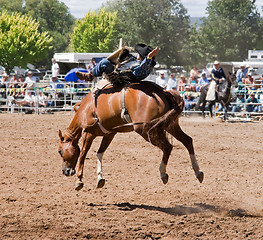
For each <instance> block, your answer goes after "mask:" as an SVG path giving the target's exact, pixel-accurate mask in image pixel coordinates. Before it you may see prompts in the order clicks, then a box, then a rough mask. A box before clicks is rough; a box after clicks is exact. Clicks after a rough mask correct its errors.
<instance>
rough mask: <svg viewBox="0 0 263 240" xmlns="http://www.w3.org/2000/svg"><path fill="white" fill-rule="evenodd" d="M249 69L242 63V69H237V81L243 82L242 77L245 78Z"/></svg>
mask: <svg viewBox="0 0 263 240" xmlns="http://www.w3.org/2000/svg"><path fill="white" fill-rule="evenodd" d="M247 72H248V69H247V68H245V65H244V64H243V63H241V65H240V69H238V70H237V74H236V76H237V82H238V83H240V82H242V78H245V77H246V75H247Z"/></svg>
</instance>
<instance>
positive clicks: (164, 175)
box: [161, 173, 169, 184]
mask: <svg viewBox="0 0 263 240" xmlns="http://www.w3.org/2000/svg"><path fill="white" fill-rule="evenodd" d="M161 179H162V181H163V183H164V184H166V183H168V179H169V176H168V174H167V173H164V174H162V176H161Z"/></svg>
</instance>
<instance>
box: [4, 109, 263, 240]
mask: <svg viewBox="0 0 263 240" xmlns="http://www.w3.org/2000/svg"><path fill="white" fill-rule="evenodd" d="M72 117H73V113H71V112H67V113H56V114H54V115H51V114H45V115H43V114H42V115H38V116H37V115H34V114H31V115H24V114H17V113H16V114H6V113H1V114H0V122H1V124H0V131H1V134H0V143H1V144H0V153H1V161H0V184H1V191H0V239H3V240H4V239H12V240H13V239H19V240H21V239H26V240H27V239H42V240H51V239H52V240H53V239H54V240H57V239H162V240H168V239H191V240H192V239H231V240H233V239H253V240H254V239H263V174H262V173H263V161H262V153H263V150H262V129H263V122H262V121H261V122H255V123H243V122H240V123H223V122H221V121H219V119H213V120H211V119H202V118H198V117H195V118H193V117H190V118H185V117H181V119H180V123H181V126H182V128H183V130H184V131H185V132H186V133H187V134H188V135H190V136H191V137H192V138H193V139H194V146H195V150H196V154H197V159H198V161H199V164H200V167H201V169H202V170H203V171H204V173H205V178H204V182H203V183H202V184H200V183H199V182H198V180H197V179H196V178H195V176H194V172H193V170H192V169H191V164H190V159H189V156H188V153H187V151H186V149H185V148H184V147H183V146H182V144H181V143H179V142H177V141H176V140H174V141H173V145H174V150H173V152H172V155H171V158H170V161H169V164H168V167H167V172H168V174H169V177H170V178H169V182H168V183H167V184H166V185H163V183H162V181H161V179H160V177H159V170H158V168H159V163H160V160H161V151H160V150H159V149H157V148H155V147H152V146H151V144H149V143H147V142H145V141H144V140H143V139H142V138H141V137H140V136H139V135H137V134H136V133H128V134H118V135H117V136H116V138H115V139H114V140H113V143H112V144H111V145H110V147H109V149H108V151H107V152H106V153H105V155H104V162H103V167H104V177H105V178H106V184H105V186H104V188H102V189H96V151H97V149H98V146H99V143H100V140H101V138H98V139H96V140H95V141H94V144H93V145H92V148H91V150H90V152H89V154H88V159H87V160H86V165H85V170H84V174H85V176H84V177H85V178H84V184H85V185H84V188H83V189H82V190H81V191H79V192H77V191H75V190H74V183H75V180H76V177H75V176H74V177H65V176H64V175H62V172H61V162H60V159H59V155H58V153H57V146H58V129H62V130H65V128H66V127H67V126H68V125H69V123H70V121H71V119H72Z"/></svg>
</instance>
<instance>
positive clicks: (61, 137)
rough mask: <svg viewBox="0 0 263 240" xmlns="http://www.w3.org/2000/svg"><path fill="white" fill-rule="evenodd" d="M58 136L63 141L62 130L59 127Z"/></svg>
mask: <svg viewBox="0 0 263 240" xmlns="http://www.w3.org/2000/svg"><path fill="white" fill-rule="evenodd" d="M58 136H59V138H60V140H61V141H63V139H64V138H63V136H62V132H61V130H60V129H59V130H58Z"/></svg>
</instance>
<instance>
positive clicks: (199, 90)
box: [196, 72, 209, 92]
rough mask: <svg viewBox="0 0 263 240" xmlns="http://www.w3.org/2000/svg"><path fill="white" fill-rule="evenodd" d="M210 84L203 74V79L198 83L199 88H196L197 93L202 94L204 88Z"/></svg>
mask: <svg viewBox="0 0 263 240" xmlns="http://www.w3.org/2000/svg"><path fill="white" fill-rule="evenodd" d="M208 83H209V81H208V79H207V77H206V74H205V73H204V72H203V73H202V76H201V78H200V79H199V81H198V86H197V88H196V91H197V92H201V90H202V87H203V86H205V85H207V84H208Z"/></svg>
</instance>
